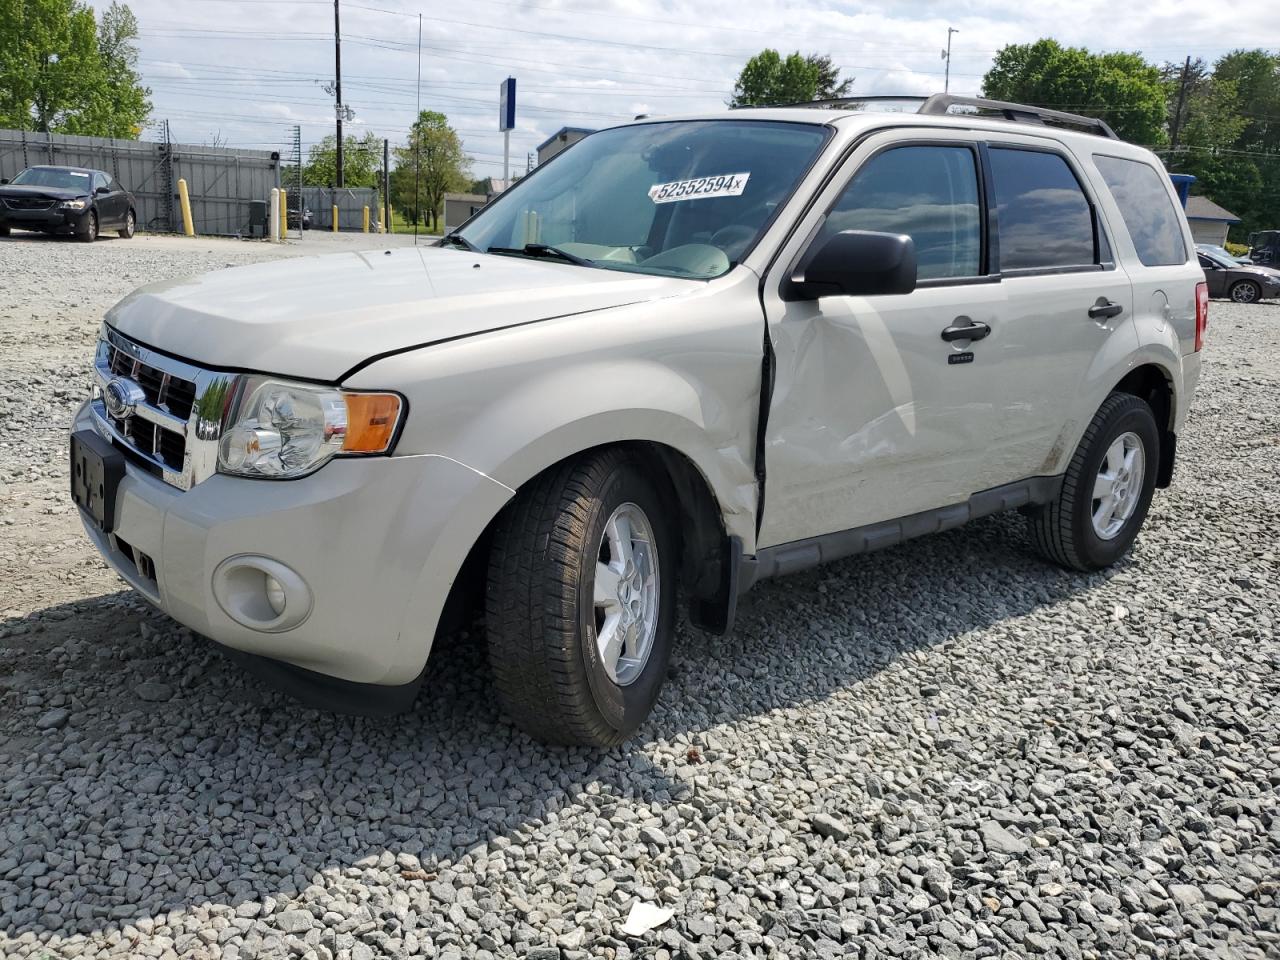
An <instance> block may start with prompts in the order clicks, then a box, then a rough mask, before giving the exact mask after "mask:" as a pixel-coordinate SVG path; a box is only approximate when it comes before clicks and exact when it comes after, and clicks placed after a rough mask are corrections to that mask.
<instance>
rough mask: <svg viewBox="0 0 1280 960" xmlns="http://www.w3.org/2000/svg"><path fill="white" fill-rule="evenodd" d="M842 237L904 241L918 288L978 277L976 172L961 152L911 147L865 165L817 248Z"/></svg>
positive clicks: (969, 157) (835, 210)
mask: <svg viewBox="0 0 1280 960" xmlns="http://www.w3.org/2000/svg"><path fill="white" fill-rule="evenodd" d="M842 230H875V231H879V232H881V233H905V234H907V235H908V236H910V237H911V239H912V240H913V241H914V242H915V248H916V264H917V266H918V269H919V277H920V279H921V280H939V279H947V278H952V277H976V276H978V275H979V274H980V273H981V262H982V225H981V217H980V214H979V207H978V168H977V164H976V162H975V158H974V152H973V150H971V149H970V148H968V147H963V146H955V147H952V146H929V145H920V146H909V147H895V148H893V149H892V150H886V151H885V152H884V153H881V154H878V155H876V156H874V157H872V158H871V159H870V160H868V161H867V162H866V163H865V164H864V165H863V166H862V167H861V168H860V169H859V170H858V172H857V173H855V174H854V175H853V179H852V180H850V181H849V185H848V186H847V187H845V189H844V193H842V194H841V195H840V199H839V200H837V201H836V205H835V207H833V208H832V210H831V212H830V213H829V214H827V220H826V223H825V224H823V227H822V233H821V234H820V236H819V238H818V240H819V242H821V241H822V240H825V239H826V238H827V237H830V236H831V235H833V234H836V233H839V232H840V231H842Z"/></svg>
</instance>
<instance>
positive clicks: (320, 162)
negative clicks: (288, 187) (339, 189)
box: [302, 131, 382, 187]
mask: <svg viewBox="0 0 1280 960" xmlns="http://www.w3.org/2000/svg"><path fill="white" fill-rule="evenodd" d="M337 175H338V138H337V136H336V135H335V134H332V133H331V134H329V135H328V136H326V137H324V138H323V139H321V141H320V142H319V143H317V144H313V145H312V147H311V149H310V150H309V151H308V152H307V162H306V163H305V164H304V165H303V167H302V181H303V183H308V184H311V185H312V186H316V187H332V186H334V185H335V184H337V182H338V178H337ZM342 182H343V186H347V187H378V186H381V185H382V138H381V137H379V136H378V135H377V134H376V133H374V132H373V131H369V132H368V133H366V134H365V135H364V136H363V137H354V136H345V137H343V138H342Z"/></svg>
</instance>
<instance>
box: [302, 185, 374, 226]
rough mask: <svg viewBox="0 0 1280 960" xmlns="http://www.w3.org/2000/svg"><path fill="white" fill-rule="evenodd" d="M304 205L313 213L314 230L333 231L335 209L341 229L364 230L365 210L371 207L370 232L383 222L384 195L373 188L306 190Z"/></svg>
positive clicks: (313, 188) (310, 188)
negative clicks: (382, 206)
mask: <svg viewBox="0 0 1280 960" xmlns="http://www.w3.org/2000/svg"><path fill="white" fill-rule="evenodd" d="M302 202H303V203H304V204H306V207H307V209H308V210H310V211H311V229H312V230H332V229H333V208H334V205H335V204H336V205H337V207H338V229H339V230H362V229H364V208H365V207H368V208H369V229H370V230H371V231H375V230H377V229H378V221H379V220H381V219H382V208H381V207H380V206H379V204H380V203H381V202H382V200H381V195H380V194H379V193H378V191H377V190H376V189H375V188H373V187H343V188H342V189H341V190H337V189H333V188H331V187H303V188H302Z"/></svg>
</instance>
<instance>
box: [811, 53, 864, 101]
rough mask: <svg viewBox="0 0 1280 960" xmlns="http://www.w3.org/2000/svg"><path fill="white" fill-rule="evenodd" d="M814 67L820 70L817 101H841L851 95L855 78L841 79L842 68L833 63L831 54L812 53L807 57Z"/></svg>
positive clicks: (815, 97)
mask: <svg viewBox="0 0 1280 960" xmlns="http://www.w3.org/2000/svg"><path fill="white" fill-rule="evenodd" d="M805 60H807V61H808V62H809V63H810V64H811V65H812V66H814V67H817V68H818V91H817V93H816V94H815V96H814V99H815V100H839V99H840V98H841V97H847V96H848V95H849V88H850V87H852V86H853V77H845V78H844V79H843V80H842V79H840V68H839V67H837V66H836V65H835V64H834V63H832V62H831V54H829V53H824V54H816V53H811V54H809V55H808V56H807V57H805Z"/></svg>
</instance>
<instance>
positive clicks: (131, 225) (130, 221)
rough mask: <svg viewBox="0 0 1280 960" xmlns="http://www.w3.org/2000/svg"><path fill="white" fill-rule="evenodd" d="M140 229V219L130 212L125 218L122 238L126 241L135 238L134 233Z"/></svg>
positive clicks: (121, 233)
mask: <svg viewBox="0 0 1280 960" xmlns="http://www.w3.org/2000/svg"><path fill="white" fill-rule="evenodd" d="M137 229H138V218H137V217H135V216H134V215H133V211H132V210H130V211H129V215H128V216H126V217H125V218H124V226H123V227H121V228H120V236H121V237H123V238H124V239H125V240H129V239H131V238H132V237H133V234H134V231H135V230H137Z"/></svg>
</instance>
